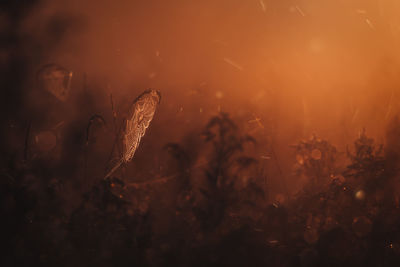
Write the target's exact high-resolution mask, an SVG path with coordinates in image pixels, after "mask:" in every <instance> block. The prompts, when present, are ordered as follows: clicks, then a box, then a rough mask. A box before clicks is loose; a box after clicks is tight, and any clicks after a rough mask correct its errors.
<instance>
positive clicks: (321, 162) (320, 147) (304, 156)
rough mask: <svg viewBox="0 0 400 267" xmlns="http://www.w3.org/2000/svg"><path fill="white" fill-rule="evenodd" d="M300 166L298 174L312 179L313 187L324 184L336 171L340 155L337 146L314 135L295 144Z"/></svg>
mask: <svg viewBox="0 0 400 267" xmlns="http://www.w3.org/2000/svg"><path fill="white" fill-rule="evenodd" d="M293 148H294V149H295V153H296V160H297V163H298V166H299V168H298V169H297V174H298V175H305V176H306V177H308V178H309V179H310V184H311V186H312V188H314V189H315V188H316V187H318V186H322V185H324V184H325V183H326V182H327V181H329V177H331V175H332V174H333V173H334V172H335V163H336V159H337V157H338V152H337V150H336V147H335V146H333V145H331V144H330V143H329V142H328V141H326V140H323V139H320V138H318V137H317V136H316V135H313V136H312V137H311V138H310V139H309V140H302V141H300V142H299V143H298V144H296V145H293Z"/></svg>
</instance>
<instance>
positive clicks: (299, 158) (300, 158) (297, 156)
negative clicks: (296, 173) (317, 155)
mask: <svg viewBox="0 0 400 267" xmlns="http://www.w3.org/2000/svg"><path fill="white" fill-rule="evenodd" d="M296 161H297V162H298V163H299V164H300V165H303V164H304V158H303V156H302V155H299V154H297V155H296Z"/></svg>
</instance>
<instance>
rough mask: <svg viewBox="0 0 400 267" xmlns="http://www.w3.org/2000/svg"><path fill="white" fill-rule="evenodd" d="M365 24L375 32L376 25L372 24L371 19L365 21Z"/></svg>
mask: <svg viewBox="0 0 400 267" xmlns="http://www.w3.org/2000/svg"><path fill="white" fill-rule="evenodd" d="M365 22H366V23H367V24H368V26H369V27H370V28H371V29H372V30H375V27H374V25H373V24H372V22H371V21H370V20H369V19H365Z"/></svg>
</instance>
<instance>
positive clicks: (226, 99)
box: [20, 0, 400, 166]
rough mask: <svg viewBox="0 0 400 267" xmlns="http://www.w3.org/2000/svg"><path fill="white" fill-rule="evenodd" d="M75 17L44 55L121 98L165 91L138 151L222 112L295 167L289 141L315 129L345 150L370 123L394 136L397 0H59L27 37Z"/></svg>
mask: <svg viewBox="0 0 400 267" xmlns="http://www.w3.org/2000/svg"><path fill="white" fill-rule="evenodd" d="M63 16H64V17H68V18H69V17H72V18H73V20H72V23H71V25H70V27H67V30H66V31H65V32H64V33H63V37H62V40H61V42H60V43H59V44H58V45H57V46H56V47H55V48H52V49H49V50H48V51H46V56H45V57H44V60H43V63H46V62H47V61H52V62H58V63H59V64H61V65H63V66H65V67H66V68H68V69H71V70H72V71H73V72H74V83H75V88H78V87H79V86H80V85H79V84H81V83H82V80H83V76H84V73H86V75H87V77H88V83H89V85H93V84H96V85H99V86H98V87H97V88H101V90H102V91H101V92H99V94H103V95H109V94H110V93H112V94H113V95H114V96H115V99H116V103H117V106H118V105H119V106H121V105H123V103H124V101H125V100H126V99H127V98H128V99H131V98H134V97H135V96H136V95H138V94H139V93H140V92H142V91H143V90H144V89H146V88H155V89H158V90H160V91H161V92H162V94H163V99H162V101H163V102H162V105H161V106H160V110H159V112H158V114H157V115H156V118H155V120H154V123H153V125H152V127H153V128H152V129H151V130H150V131H149V137H148V138H147V139H145V140H147V141H146V142H147V143H146V142H145V143H144V144H143V147H142V149H141V150H140V151H138V157H141V156H142V157H145V156H144V153H145V152H144V151H146V149H147V148H149V147H161V146H162V144H165V143H166V142H170V141H179V140H180V139H181V138H182V137H183V136H184V135H185V134H186V133H187V132H189V131H191V130H193V129H196V128H198V127H202V126H203V125H204V124H205V123H206V122H207V120H208V119H209V118H210V116H211V115H213V114H216V113H217V111H218V110H222V111H226V112H229V113H230V114H231V115H232V116H233V117H234V118H238V120H240V121H242V122H243V123H244V124H246V123H247V124H246V125H247V126H246V127H248V128H247V129H248V130H249V131H250V133H251V134H253V135H254V136H255V137H256V138H257V139H258V140H260V144H261V145H260V146H261V147H260V150H261V152H259V153H261V154H262V153H263V152H262V150H263V147H262V144H264V143H267V141H265V142H263V140H264V139H265V140H266V139H267V137H269V138H270V139H272V140H273V142H274V146H275V148H276V150H277V154H278V156H279V158H281V159H282V161H283V163H282V164H283V166H285V164H289V163H288V162H290V161H291V160H292V159H289V155H290V148H289V145H290V144H292V143H295V142H296V141H298V140H299V139H301V138H308V137H309V136H310V135H311V134H312V133H316V134H318V135H319V136H321V137H323V138H325V139H328V140H329V141H330V142H332V143H333V144H335V145H337V146H338V148H339V150H342V151H343V150H344V148H345V145H347V144H351V142H352V140H354V138H355V137H356V136H357V134H358V132H359V131H360V130H361V129H362V128H363V127H366V129H367V133H368V134H369V135H371V136H373V137H374V138H376V140H377V141H378V142H379V143H383V142H384V131H385V127H386V125H387V123H388V122H389V121H390V120H391V119H392V118H393V117H394V116H395V115H396V113H397V112H398V109H399V105H400V102H399V101H400V99H399V91H398V89H399V88H400V68H399V67H400V64H399V56H400V50H399V47H400V2H399V1H397V0H330V1H320V0H298V1H294V0H293V1H292V0H279V1H278V0H274V1H272V0H249V1H240V0H220V1H211V0H205V1H183V0H171V1H165V0H149V1H127V0H120V1H110V0H87V1H80V0H70V1H61V0H48V1H44V2H43V3H42V4H41V5H40V6H39V7H37V8H36V9H35V10H33V12H32V13H31V14H30V15H29V16H27V18H26V19H25V21H24V22H23V23H22V25H21V30H20V31H21V34H25V35H28V36H35V38H36V39H37V40H40V41H39V42H42V43H43V44H45V43H46V42H47V40H46V36H47V35H46V32H47V31H48V30H49V29H48V26H46V25H48V22H49V20H51V19H52V18H56V17H57V18H63ZM89 87H90V86H89ZM73 90H75V89H73ZM102 107H103V108H104V110H107V109H109V103H108V102H107V101H104V103H103V106H102ZM255 119H259V121H260V123H261V124H262V126H263V127H264V128H263V127H261V126H260V125H259V124H258V123H254V120H255ZM152 137H154V138H152ZM270 139H269V140H270ZM149 140H153V142H151V143H152V144H153V145H152V146H150V145H149ZM285 162H286V163H285Z"/></svg>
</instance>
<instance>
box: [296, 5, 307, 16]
mask: <svg viewBox="0 0 400 267" xmlns="http://www.w3.org/2000/svg"><path fill="white" fill-rule="evenodd" d="M296 9H297V11H298V12H299V13H300V15H301V16H303V17H305V16H306V14H304V12H303V10H301V8H300V7H299V6H296Z"/></svg>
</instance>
